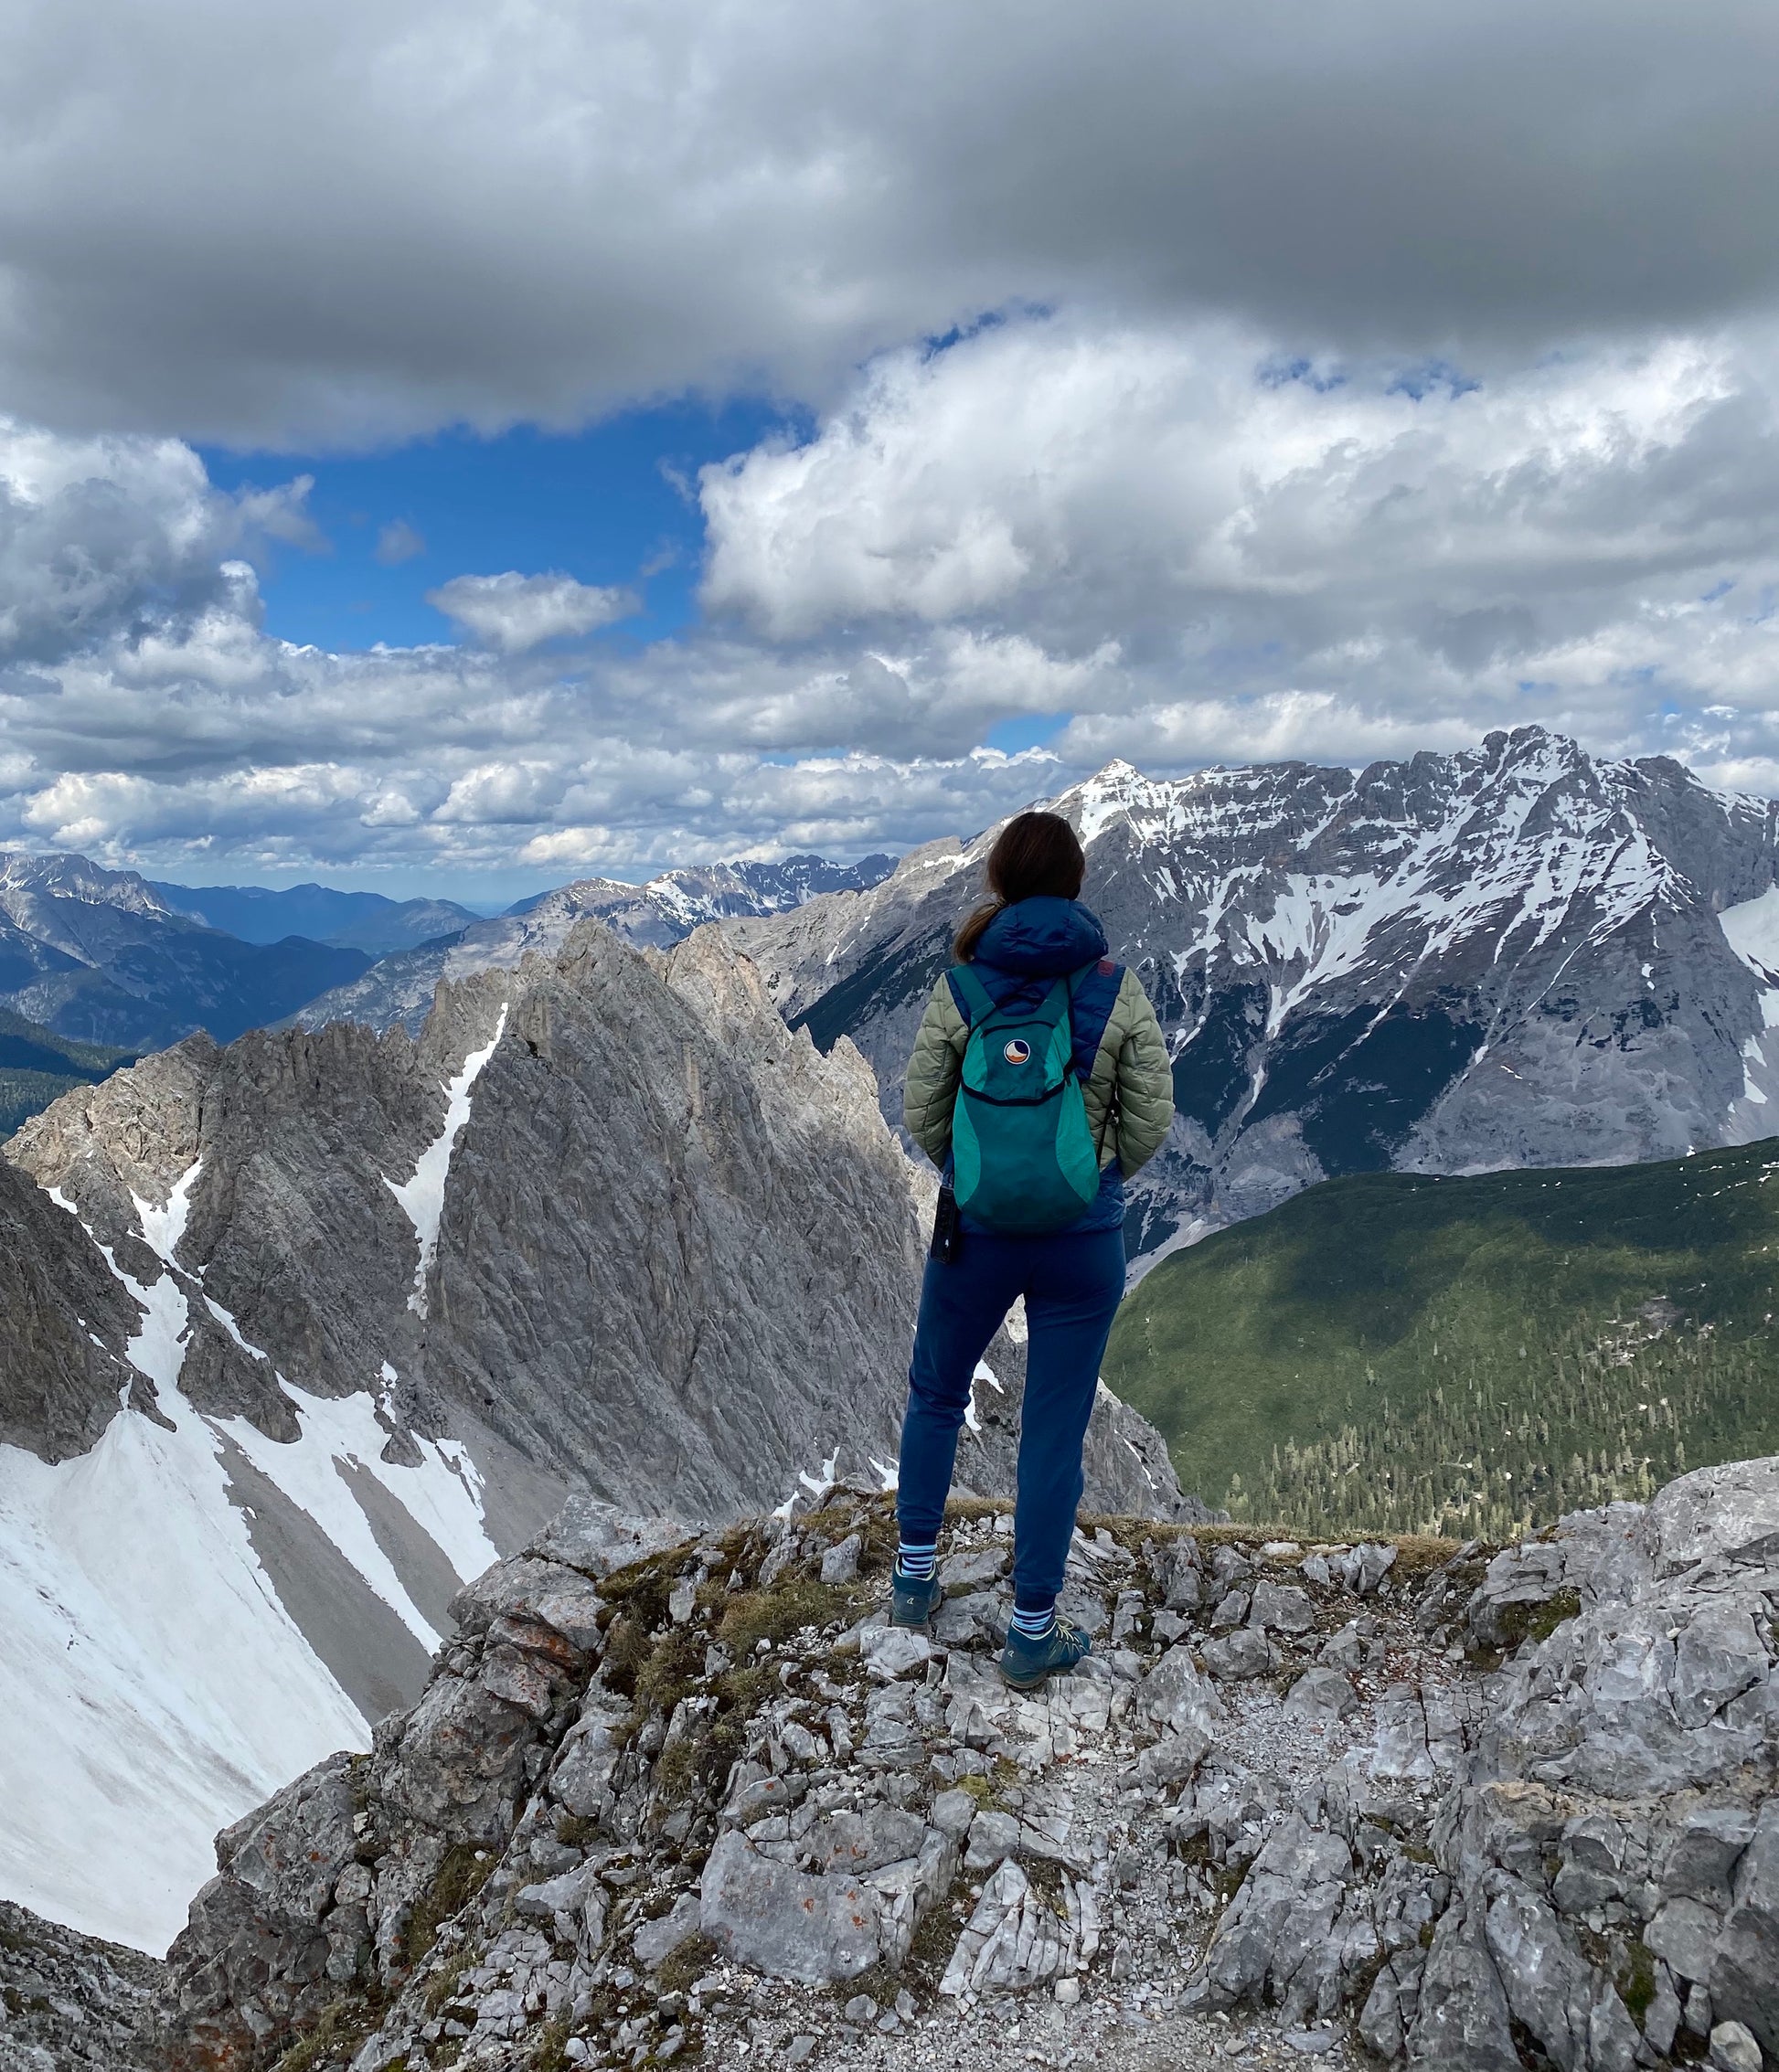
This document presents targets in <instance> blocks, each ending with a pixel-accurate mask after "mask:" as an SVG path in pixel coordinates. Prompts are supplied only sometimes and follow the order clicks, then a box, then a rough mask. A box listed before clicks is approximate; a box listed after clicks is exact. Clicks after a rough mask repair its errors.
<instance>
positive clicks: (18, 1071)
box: [0, 1007, 136, 1143]
mask: <svg viewBox="0 0 1779 2072" xmlns="http://www.w3.org/2000/svg"><path fill="white" fill-rule="evenodd" d="M135 1056H136V1053H135V1052H134V1051H133V1050H113V1049H112V1048H111V1047H109V1046H108V1045H105V1044H102V1043H77V1042H76V1041H75V1040H74V1038H73V1037H72V1036H58V1035H56V1033H55V1031H54V1030H53V1029H46V1028H43V1027H41V1026H40V1025H38V1024H37V1023H36V1022H27V1020H26V1019H25V1017H24V1016H23V1015H15V1014H12V1013H10V1012H9V1011H8V1010H7V1009H5V1008H4V1007H0V1143H4V1142H5V1140H6V1139H7V1138H8V1137H9V1136H11V1135H12V1133H13V1132H14V1131H15V1130H16V1129H17V1128H18V1126H19V1124H20V1123H21V1122H23V1121H27V1119H28V1118H29V1117H31V1116H33V1115H36V1114H37V1113H39V1112H40V1111H41V1110H44V1109H46V1108H48V1105H49V1103H50V1102H51V1101H52V1100H55V1099H56V1097H57V1096H58V1095H59V1094H65V1093H66V1092H67V1091H68V1089H69V1087H79V1086H93V1085H96V1084H97V1082H98V1081H99V1080H101V1079H108V1078H109V1077H110V1076H111V1074H112V1073H113V1072H114V1071H116V1069H117V1068H118V1067H119V1066H120V1065H128V1064H130V1063H131V1062H133V1059H134V1057H135Z"/></svg>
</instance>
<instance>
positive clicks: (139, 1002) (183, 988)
mask: <svg viewBox="0 0 1779 2072" xmlns="http://www.w3.org/2000/svg"><path fill="white" fill-rule="evenodd" d="M370 962H371V958H370V956H369V955H368V952H366V951H363V950H356V949H350V948H346V947H344V946H341V945H337V944H330V943H321V942H312V941H309V940H305V939H304V938H302V937H298V936H293V937H290V938H287V939H286V940H282V941H276V942H246V941H242V940H240V938H238V937H236V936H233V935H229V934H224V933H222V932H221V931H220V930H217V929H214V928H207V927H205V926H204V925H202V924H201V923H200V922H198V921H197V920H194V919H192V918H191V917H190V916H189V915H188V914H186V913H182V912H180V911H178V910H177V909H176V908H174V907H173V906H172V905H171V904H169V902H168V900H167V899H166V898H165V896H164V895H163V894H162V893H161V892H160V891H158V890H156V889H155V888H154V887H153V886H151V885H149V884H148V883H147V881H146V880H145V879H144V878H143V877H140V876H138V874H137V873H136V872H134V871H114V870H104V869H102V868H101V867H100V866H98V865H96V864H91V863H89V862H88V861H87V859H86V858H85V857H84V856H27V855H19V854H17V853H16V852H10V851H0V1007H4V1008H8V1009H10V1010H11V1011H12V1012H13V1013H14V1014H16V1015H23V1016H24V1017H25V1018H26V1019H27V1021H31V1022H36V1023H39V1024H41V1025H43V1026H44V1027H45V1028H47V1029H49V1030H51V1031H52V1032H53V1033H54V1034H56V1035H58V1036H72V1037H74V1038H76V1039H77V1040H79V1041H80V1042H83V1043H96V1044H105V1045H112V1046H116V1047H124V1048H128V1049H132V1050H153V1049H158V1048H160V1047H162V1046H164V1045H166V1044H169V1043H176V1042H177V1041H178V1040H179V1038H180V1037H181V1036H189V1035H190V1034H191V1033H192V1032H193V1031H194V1030H195V1029H200V1028H202V1029H208V1031H209V1033H210V1034H211V1035H212V1036H215V1037H216V1038H217V1039H218V1042H228V1041H229V1040H230V1039H232V1038H233V1037H235V1036H239V1035H240V1033H241V1032H242V1030H244V1029H250V1028H253V1027H255V1026H256V1025H260V1024H261V1023H265V1022H274V1021H277V1020H279V1019H281V1018H282V1016H284V1015H289V1014H290V1013H292V1012H293V1010H294V1009H295V1008H297V1007H300V1006H301V1005H302V1004H303V1003H304V1001H305V1000H312V999H313V998H314V996H315V994H316V993H321V992H324V991H325V990H326V989H327V988H328V987H329V986H334V985H338V984H341V983H344V982H345V981H346V980H347V979H351V978H356V977H357V975H358V973H359V972H362V971H364V970H365V969H366V967H367V966H368V964H369V963H370Z"/></svg>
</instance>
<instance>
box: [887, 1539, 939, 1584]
mask: <svg viewBox="0 0 1779 2072" xmlns="http://www.w3.org/2000/svg"><path fill="white" fill-rule="evenodd" d="M938 1566H939V1542H938V1541H937V1540H932V1541H931V1542H929V1543H928V1545H926V1546H914V1545H913V1544H912V1543H911V1542H910V1541H908V1540H903V1541H902V1542H901V1544H900V1546H898V1547H897V1549H896V1573H897V1574H898V1575H899V1576H906V1577H907V1578H908V1579H909V1581H910V1582H911V1583H930V1582H932V1572H933V1570H934V1569H935V1568H937V1567H938Z"/></svg>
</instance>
